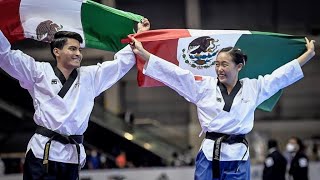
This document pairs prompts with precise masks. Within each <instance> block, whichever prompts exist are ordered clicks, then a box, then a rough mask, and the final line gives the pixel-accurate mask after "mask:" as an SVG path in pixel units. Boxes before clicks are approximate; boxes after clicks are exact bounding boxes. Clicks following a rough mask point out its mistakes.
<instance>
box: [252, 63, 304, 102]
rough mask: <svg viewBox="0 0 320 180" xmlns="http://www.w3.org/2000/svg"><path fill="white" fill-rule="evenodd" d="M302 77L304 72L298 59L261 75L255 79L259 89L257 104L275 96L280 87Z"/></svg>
mask: <svg viewBox="0 0 320 180" xmlns="http://www.w3.org/2000/svg"><path fill="white" fill-rule="evenodd" d="M301 78H303V72H302V69H301V66H300V65H299V62H298V61H297V60H293V61H291V62H289V63H287V64H285V65H283V66H281V67H279V68H278V69H276V70H274V71H273V72H272V73H271V74H268V75H265V76H259V77H258V79H257V80H256V81H255V82H256V89H257V90H258V91H257V95H258V98H257V105H259V104H261V103H262V102H263V101H265V100H266V99H268V98H270V97H271V96H273V95H274V94H275V93H277V92H278V91H279V90H280V89H282V88H285V87H287V86H289V85H291V84H293V83H295V82H296V81H298V80H299V79H301Z"/></svg>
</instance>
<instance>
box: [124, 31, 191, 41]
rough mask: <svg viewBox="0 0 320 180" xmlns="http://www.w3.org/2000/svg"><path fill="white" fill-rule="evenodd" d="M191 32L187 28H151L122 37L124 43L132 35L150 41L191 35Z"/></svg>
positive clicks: (140, 39)
mask: <svg viewBox="0 0 320 180" xmlns="http://www.w3.org/2000/svg"><path fill="white" fill-rule="evenodd" d="M190 36H191V35H190V33H189V31H188V30H187V29H160V30H149V31H145V32H141V33H137V34H130V35H129V36H128V37H129V38H126V39H122V40H121V42H122V43H129V42H130V41H131V40H130V37H134V38H136V39H137V40H138V41H140V42H148V41H151V42H153V41H161V40H169V39H178V38H183V37H190Z"/></svg>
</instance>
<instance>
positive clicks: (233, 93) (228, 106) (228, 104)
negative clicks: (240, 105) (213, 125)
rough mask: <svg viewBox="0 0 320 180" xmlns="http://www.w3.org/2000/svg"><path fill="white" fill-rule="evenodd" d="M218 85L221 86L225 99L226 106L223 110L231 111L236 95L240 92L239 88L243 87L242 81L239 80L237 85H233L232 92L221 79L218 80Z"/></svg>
mask: <svg viewBox="0 0 320 180" xmlns="http://www.w3.org/2000/svg"><path fill="white" fill-rule="evenodd" d="M218 86H219V88H220V91H221V94H222V97H223V100H224V107H223V110H224V111H227V112H230V109H231V106H232V103H233V100H234V97H235V96H236V94H237V93H238V92H239V90H240V89H241V83H240V81H239V80H238V81H237V83H236V85H235V86H234V87H233V89H232V91H231V93H230V94H228V91H227V88H226V86H225V85H224V84H222V83H221V82H220V81H218Z"/></svg>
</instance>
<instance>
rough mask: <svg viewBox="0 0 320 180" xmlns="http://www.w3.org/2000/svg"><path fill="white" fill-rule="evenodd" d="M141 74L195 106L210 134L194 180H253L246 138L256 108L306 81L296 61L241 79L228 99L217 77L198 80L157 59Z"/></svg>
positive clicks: (204, 142)
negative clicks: (276, 94)
mask: <svg viewBox="0 0 320 180" xmlns="http://www.w3.org/2000/svg"><path fill="white" fill-rule="evenodd" d="M143 73H144V74H145V75H147V76H150V77H152V78H154V79H156V80H158V81H160V82H163V83H164V84H165V85H167V86H169V87H170V88H172V89H173V90H175V91H177V92H178V93H179V94H180V95H181V96H183V97H184V98H185V99H186V100H188V101H189V102H191V103H194V104H195V105H196V106H197V112H198V119H199V122H200V125H201V128H202V132H201V133H206V138H205V139H204V140H203V142H202V145H201V148H200V151H199V153H198V155H197V158H196V171H195V179H196V180H208V179H242V180H243V179H250V162H249V150H248V144H247V143H246V140H245V138H244V136H245V135H246V134H247V133H249V132H250V131H251V130H252V128H253V121H254V111H255V109H256V107H257V106H258V105H259V104H260V103H262V102H263V101H265V100H266V99H268V98H269V97H271V96H272V95H274V94H275V93H276V92H278V91H279V90H280V89H282V88H284V87H286V86H288V85H290V84H292V83H294V82H296V81H297V80H299V79H301V78H302V77H303V72H302V69H301V67H300V65H299V63H298V61H297V60H293V61H291V62H289V63H287V64H285V65H283V66H282V67H280V68H278V69H276V70H275V71H274V72H273V73H272V74H270V75H265V76H259V77H258V78H257V79H249V78H243V79H240V80H239V81H238V83H237V85H236V86H235V88H234V90H232V92H231V93H230V94H229V95H228V94H227V92H226V89H225V88H224V86H223V85H221V83H219V82H218V79H217V78H214V77H209V76H196V77H195V75H194V74H192V73H191V72H190V71H188V70H184V69H181V68H179V67H178V66H176V65H174V64H172V63H170V62H168V61H165V60H163V59H161V58H159V57H157V56H154V55H151V56H150V59H149V61H148V62H147V63H146V65H145V67H144V69H143ZM232 137H235V138H232ZM219 146H220V148H219ZM213 149H215V151H214V150H213ZM213 157H214V158H213ZM217 162H218V163H217ZM219 162H220V163H219ZM212 164H214V165H213V166H212ZM219 166H220V167H219Z"/></svg>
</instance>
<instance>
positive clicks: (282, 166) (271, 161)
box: [262, 139, 287, 180]
mask: <svg viewBox="0 0 320 180" xmlns="http://www.w3.org/2000/svg"><path fill="white" fill-rule="evenodd" d="M286 170H287V160H286V158H285V157H284V156H283V155H282V154H281V152H280V151H279V148H278V142H277V141H276V140H274V139H270V140H269V141H268V155H267V157H266V159H265V161H264V169H263V176H262V179H263V180H285V176H286Z"/></svg>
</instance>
